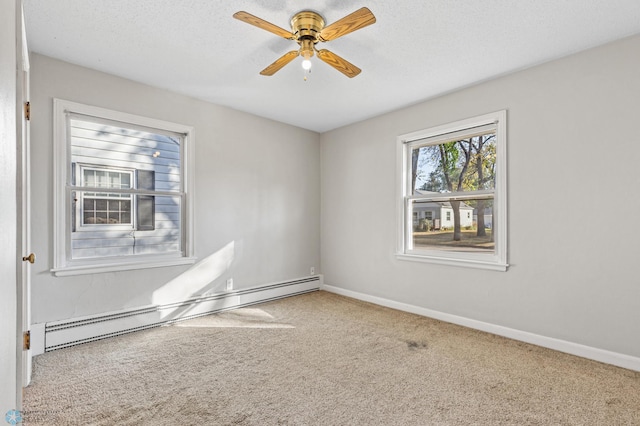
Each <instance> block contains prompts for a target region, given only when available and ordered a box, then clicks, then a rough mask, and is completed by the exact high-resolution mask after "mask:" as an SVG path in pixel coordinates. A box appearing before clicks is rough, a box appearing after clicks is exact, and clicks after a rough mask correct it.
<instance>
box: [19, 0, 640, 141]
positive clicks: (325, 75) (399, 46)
mask: <svg viewBox="0 0 640 426" xmlns="http://www.w3.org/2000/svg"><path fill="white" fill-rule="evenodd" d="M363 6H366V7H368V8H369V9H371V11H372V12H373V14H374V15H375V16H376V18H377V22H376V23H375V24H373V25H371V26H369V27H366V28H363V29H361V30H358V31H356V32H353V33H351V34H348V35H346V36H344V37H342V38H339V39H337V40H333V41H331V42H328V43H323V44H321V46H322V48H326V49H329V50H331V51H332V52H334V53H336V54H338V55H340V56H342V57H343V58H345V59H347V60H348V61H350V62H352V63H353V64H355V65H356V66H358V67H360V68H361V69H362V73H361V74H360V75H359V76H357V77H355V78H353V79H349V78H347V77H345V76H344V75H342V74H341V73H339V72H338V71H336V70H334V69H333V68H331V67H329V66H328V65H327V64H325V63H323V62H321V61H319V60H318V59H317V58H314V65H313V68H312V73H311V75H310V77H309V79H308V80H307V81H304V79H303V77H304V74H303V70H302V68H301V66H300V63H299V62H300V61H301V59H300V58H298V59H297V60H295V61H294V62H292V63H291V64H289V65H287V66H286V67H285V68H283V69H282V70H281V71H279V72H278V73H276V74H275V75H274V76H272V77H264V76H261V75H259V74H258V73H259V72H260V71H261V70H262V69H263V68H265V67H266V66H267V65H269V64H271V63H272V62H273V61H274V60H275V59H277V58H278V57H280V56H281V55H283V54H284V53H285V52H287V51H289V50H293V49H294V48H296V47H297V44H295V42H293V41H288V40H285V39H283V38H279V37H277V36H275V35H273V34H271V33H269V32H267V31H264V30H261V29H259V28H256V27H253V26H251V25H248V24H246V23H243V22H240V21H238V20H236V19H233V18H232V15H233V13H235V12H236V11H239V10H245V11H247V12H249V13H251V14H253V15H256V16H259V17H261V18H263V19H265V20H267V21H269V22H271V23H273V24H276V25H278V26H280V27H283V28H285V29H290V26H289V21H290V19H291V16H292V15H294V14H295V13H296V12H299V11H300V10H304V9H310V10H315V11H317V12H320V13H321V14H322V15H323V16H324V18H325V20H326V21H327V24H330V23H332V22H335V21H336V20H338V19H340V18H342V17H343V16H345V15H347V14H349V13H351V12H353V11H355V10H357V9H359V8H360V7H363ZM24 8H25V20H26V26H27V37H28V41H29V48H30V49H31V51H33V52H37V53H41V54H44V55H48V56H52V57H54V58H59V59H62V60H64V61H68V62H72V63H75V64H79V65H82V66H85V67H89V68H93V69H97V70H100V71H104V72H107V73H111V74H115V75H118V76H122V77H126V78H129V79H132V80H136V81H140V82H144V83H146V84H149V85H152V86H157V87H162V88H166V89H169V90H172V91H175V92H179V93H183V94H186V95H190V96H193V97H196V98H200V99H203V100H206V101H210V102H213V103H216V104H219V105H225V106H228V107H231V108H234V109H238V110H242V111H247V112H249V113H253V114H256V115H259V116H263V117H267V118H271V119H274V120H277V121H281V122H284V123H289V124H293V125H296V126H299V127H303V128H306V129H310V130H314V131H317V132H324V131H327V130H331V129H334V128H337V127H340V126H344V125H347V124H350V123H353V122H357V121H360V120H363V119H366V118H369V117H373V116H376V115H379V114H381V113H384V112H388V111H391V110H395V109H398V108H401V107H403V106H406V105H409V104H413V103H416V102H419V101H422V100H425V99H428V98H432V97H434V96H437V95H440V94H443V93H446V92H450V91H452V90H455V89H457V88H460V87H464V86H468V85H471V84H474V83H477V82H479V81H483V80H487V79H490V78H492V77H495V76H498V75H502V74H505V73H509V72H512V71H515V70H519V69H523V68H526V67H529V66H532V65H535V64H539V63H541V62H545V61H548V60H552V59H555V58H559V57H562V56H565V55H568V54H571V53H574V52H577V51H580V50H584V49H587V48H589V47H593V46H597V45H600V44H604V43H606V42H609V41H612V40H616V39H619V38H623V37H625V36H630V35H633V34H637V33H640V1H638V0H403V1H397V2H389V1H385V0H367V1H345V0H307V1H305V2H301V1H299V0H236V1H221V0H178V1H176V0H109V1H105V0H24ZM639 54H640V52H639Z"/></svg>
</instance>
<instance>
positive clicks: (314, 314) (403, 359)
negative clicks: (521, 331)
mask: <svg viewBox="0 0 640 426" xmlns="http://www.w3.org/2000/svg"><path fill="white" fill-rule="evenodd" d="M24 411H25V412H24V419H25V421H24V424H26V425H35V424H39V425H42V424H44V425H109V426H111V425H261V426H262V425H468V424H473V425H640V373H638V372H633V371H629V370H625V369H621V368H616V367H612V366H609V365H605V364H601V363H597V362H593V361H589V360H585V359H581V358H578V357H574V356H571V355H566V354H562V353H558V352H554V351H551V350H548V349H544V348H540V347H536V346H532V345H529V344H525V343H520V342H516V341H513V340H509V339H505V338H501V337H498V336H495V335H491V334H487V333H482V332H478V331H474V330H470V329H466V328H463V327H459V326H455V325H451V324H447V323H444V322H440V321H435V320H432V319H428V318H424V317H420V316H417V315H412V314H408V313H403V312H398V311H395V310H392V309H387V308H383V307H379V306H375V305H371V304H367V303H363V302H359V301H356V300H353V299H349V298H345V297H341V296H338V295H335V294H330V293H326V292H314V293H309V294H305V295H301V296H296V297H291V298H287V299H282V300H277V301H273V302H269V303H264V304H260V305H255V306H251V307H248V308H243V309H239V310H235V311H230V312H225V313H221V314H216V315H210V316H206V317H201V318H198V319H195V320H190V321H184V322H181V323H178V324H176V325H173V326H168V327H161V328H156V329H152V330H146V331H141V332H137V333H133V334H128V335H125V336H120V337H115V338H111V339H107V340H103V341H99V342H93V343H88V344H84V345H80V346H77V347H73V348H67V349H62V350H58V351H54V352H49V353H46V354H43V355H40V356H37V357H36V358H35V359H34V375H33V382H32V384H31V385H30V386H29V387H28V388H27V390H26V393H25V399H24Z"/></svg>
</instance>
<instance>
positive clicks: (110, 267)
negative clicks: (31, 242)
mask: <svg viewBox="0 0 640 426" xmlns="http://www.w3.org/2000/svg"><path fill="white" fill-rule="evenodd" d="M196 260H197V259H196V258H195V257H180V258H170V259H167V258H164V259H163V258H160V259H155V260H149V259H145V260H142V259H141V260H138V261H135V262H120V263H102V264H96V263H92V264H90V265H77V266H75V265H74V266H65V267H61V268H54V269H51V273H52V274H53V275H54V276H56V277H68V276H72V275H88V274H100V273H105V272H120V271H130V270H134V269H149V268H162V267H167V266H181V265H193V264H194V263H195V262H196Z"/></svg>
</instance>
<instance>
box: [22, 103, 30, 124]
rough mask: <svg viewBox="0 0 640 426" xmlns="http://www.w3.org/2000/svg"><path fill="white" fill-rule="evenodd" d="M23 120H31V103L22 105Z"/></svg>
mask: <svg viewBox="0 0 640 426" xmlns="http://www.w3.org/2000/svg"><path fill="white" fill-rule="evenodd" d="M24 118H26V119H27V121H29V120H31V103H30V102H25V103H24Z"/></svg>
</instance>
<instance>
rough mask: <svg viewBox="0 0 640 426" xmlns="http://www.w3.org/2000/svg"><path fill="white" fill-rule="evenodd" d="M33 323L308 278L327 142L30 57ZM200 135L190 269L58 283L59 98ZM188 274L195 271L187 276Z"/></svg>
mask: <svg viewBox="0 0 640 426" xmlns="http://www.w3.org/2000/svg"><path fill="white" fill-rule="evenodd" d="M31 68H32V74H31V88H32V94H33V96H32V102H31V104H32V124H31V143H32V164H31V166H32V231H33V236H34V238H33V250H34V251H35V253H36V254H37V255H38V259H39V261H38V262H37V263H36V265H34V268H33V280H32V295H33V300H32V307H33V320H32V322H33V323H42V322H47V321H54V320H60V319H66V318H73V317H79V316H84V315H91V314H96V313H101V312H109V311H113V310H120V309H124V308H131V307H138V306H146V305H149V304H158V303H168V302H172V301H179V300H184V299H186V298H189V297H191V296H196V295H202V294H209V293H216V292H219V291H221V290H223V289H224V286H225V281H226V279H227V278H230V277H232V278H233V279H234V287H235V288H237V289H242V288H248V287H253V286H257V285H262V284H268V283H273V282H279V281H285V280H289V279H295V278H300V277H304V276H308V275H309V268H310V267H312V266H314V267H316V271H317V270H318V268H319V267H320V244H319V241H320V145H319V135H318V134H316V133H314V132H310V131H307V130H303V129H300V128H296V127H292V126H289V125H285V124H281V123H277V122H274V121H270V120H266V119H263V118H259V117H256V116H252V115H249V114H246V113H242V112H238V111H235V110H231V109H229V108H224V107H220V106H215V105H212V104H208V103H205V102H201V101H198V100H195V99H191V98H188V97H185V96H181V95H178V94H174V93H171V92H168V91H165V90H161V89H157V88H153V87H150V86H145V85H142V84H139V83H135V82H132V81H128V80H124V79H121V78H118V77H114V76H111V75H107V74H103V73H100V72H97V71H93V70H89V69H86V68H82V67H79V66H75V65H72V64H68V63H65V62H61V61H58V60H54V59H51V58H48V57H46V56H41V55H37V54H34V55H32V64H31ZM54 97H57V98H61V99H65V100H70V101H75V102H80V103H85V104H89V105H95V106H99V107H103V108H109V109H113V110H118V111H123V112H129V113H132V114H136V115H142V116H146V117H151V118H155V119H161V120H167V121H172V122H176V123H180V124H185V125H189V126H193V127H194V128H195V139H196V143H195V154H196V164H195V170H196V177H195V181H196V188H195V197H196V198H195V251H196V256H197V257H198V259H199V262H198V263H197V264H196V265H195V266H194V267H192V268H188V267H166V268H154V269H145V270H137V271H126V272H117V273H103V274H94V275H81V276H72V277H54V276H52V274H51V273H50V272H49V269H50V268H51V267H52V262H53V260H52V259H53V254H52V251H51V250H52V247H53V241H52V227H53V220H52V209H53V195H52V194H53V187H52V177H53V170H52V167H53V161H52V156H53V152H52V149H53V148H52V147H53V139H52V115H53V112H52V106H53V98H54ZM187 270H189V272H187Z"/></svg>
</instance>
